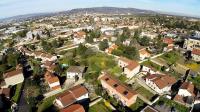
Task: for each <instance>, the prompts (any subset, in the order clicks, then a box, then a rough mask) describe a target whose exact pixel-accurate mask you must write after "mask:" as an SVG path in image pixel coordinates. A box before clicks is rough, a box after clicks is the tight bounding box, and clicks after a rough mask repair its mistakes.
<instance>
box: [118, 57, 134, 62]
mask: <svg viewBox="0 0 200 112" xmlns="http://www.w3.org/2000/svg"><path fill="white" fill-rule="evenodd" d="M119 60H120V61H123V62H125V63H127V64H130V63H131V62H132V60H130V59H128V58H125V57H120V58H119Z"/></svg>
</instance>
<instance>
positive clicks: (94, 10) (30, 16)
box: [0, 7, 185, 24]
mask: <svg viewBox="0 0 200 112" xmlns="http://www.w3.org/2000/svg"><path fill="white" fill-rule="evenodd" d="M86 13H88V14H94V13H100V14H138V15H140V14H143V15H144V14H166V15H175V14H172V13H165V12H157V11H151V10H143V9H136V8H118V7H93V8H77V9H72V10H68V11H62V12H55V13H52V12H50V13H36V14H27V15H19V16H14V17H9V18H4V19H0V24H1V23H9V22H12V21H23V20H28V19H37V18H41V17H48V16H55V15H61V14H65V15H70V14H86ZM177 15H179V14H177ZM181 16H185V15H181Z"/></svg>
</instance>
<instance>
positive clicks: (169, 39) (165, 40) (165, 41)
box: [163, 38, 174, 44]
mask: <svg viewBox="0 0 200 112" xmlns="http://www.w3.org/2000/svg"><path fill="white" fill-rule="evenodd" d="M163 42H164V43H166V44H173V43H174V40H173V39H172V38H164V39H163Z"/></svg>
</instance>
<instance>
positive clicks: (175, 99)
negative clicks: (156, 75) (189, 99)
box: [174, 94, 185, 104]
mask: <svg viewBox="0 0 200 112" xmlns="http://www.w3.org/2000/svg"><path fill="white" fill-rule="evenodd" d="M174 101H176V102H179V103H182V104H185V102H184V98H183V97H182V96H180V95H178V94H177V95H176V96H175V97H174Z"/></svg>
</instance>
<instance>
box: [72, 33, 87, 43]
mask: <svg viewBox="0 0 200 112" xmlns="http://www.w3.org/2000/svg"><path fill="white" fill-rule="evenodd" d="M85 38H86V33H85V32H84V31H78V32H75V33H74V44H80V43H84V42H85Z"/></svg>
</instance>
